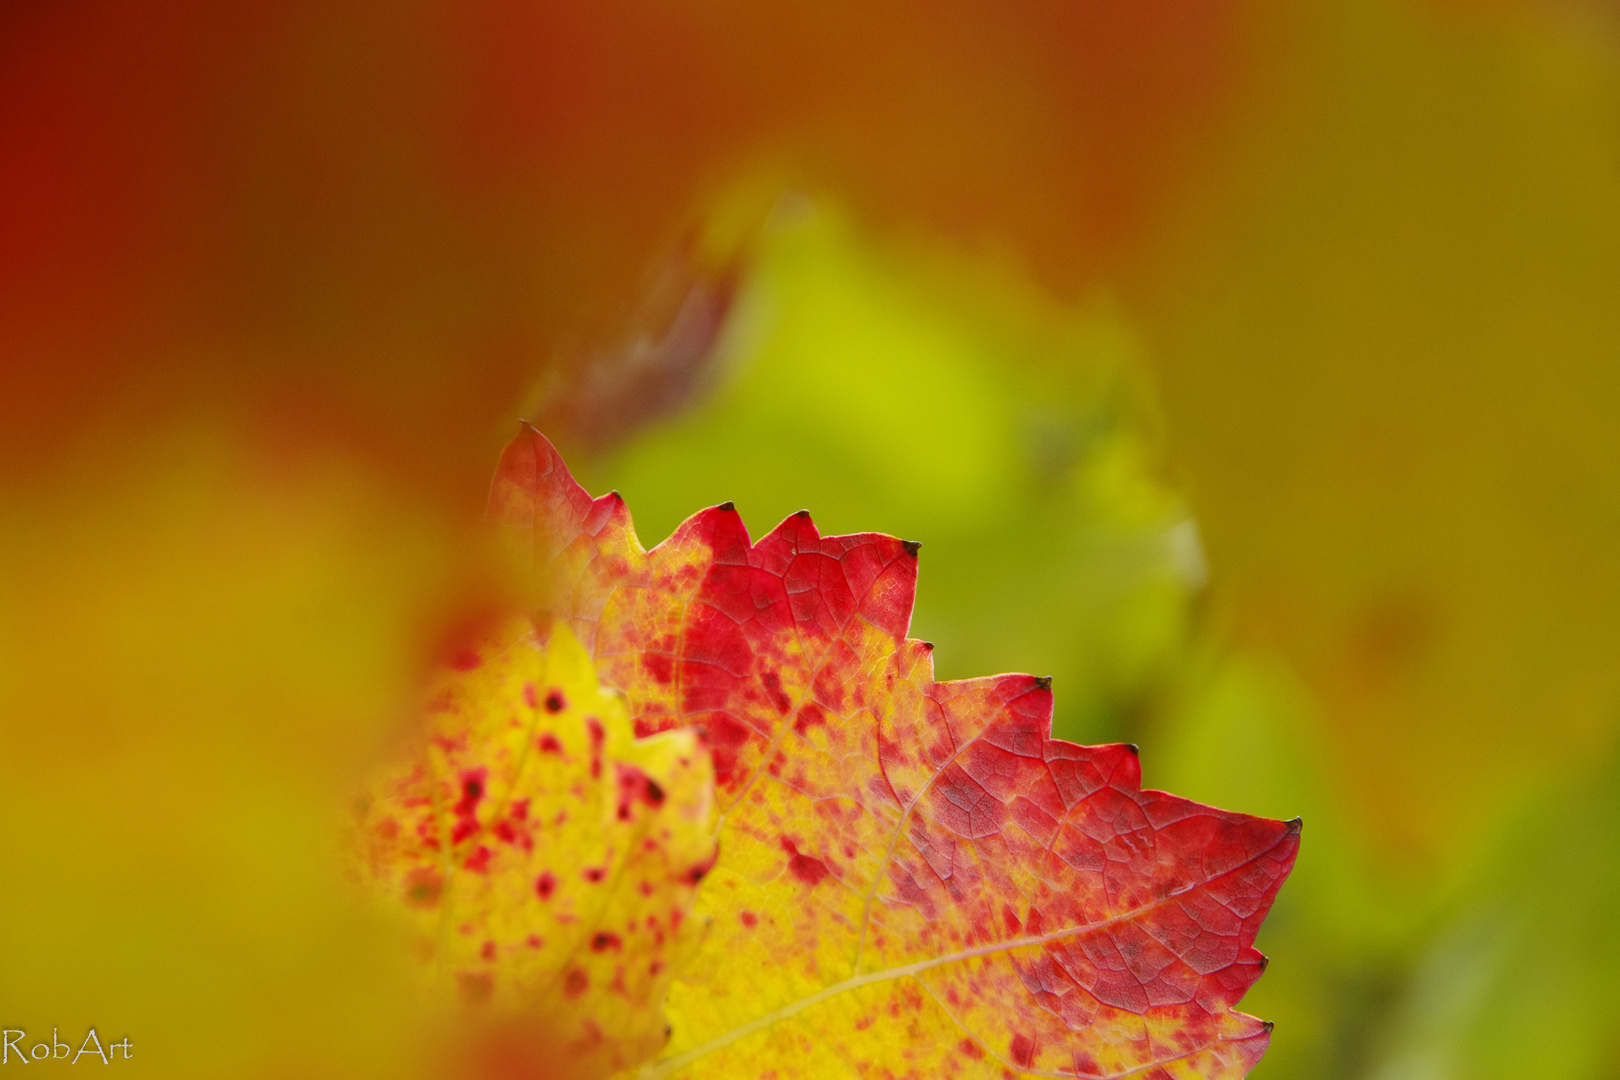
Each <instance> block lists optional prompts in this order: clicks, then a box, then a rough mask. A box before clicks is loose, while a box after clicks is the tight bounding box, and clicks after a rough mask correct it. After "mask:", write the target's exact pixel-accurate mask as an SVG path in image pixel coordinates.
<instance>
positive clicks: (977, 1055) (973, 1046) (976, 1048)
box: [956, 1039, 984, 1061]
mask: <svg viewBox="0 0 1620 1080" xmlns="http://www.w3.org/2000/svg"><path fill="white" fill-rule="evenodd" d="M956 1048H957V1049H958V1050H960V1051H962V1055H963V1056H964V1057H970V1058H972V1059H973V1060H974V1061H978V1060H980V1059H981V1058H983V1057H984V1049H983V1047H981V1046H980V1045H979V1044H978V1043H976V1042H974V1041H973V1040H972V1039H963V1040H962V1041H961V1042H959V1043H957V1044H956Z"/></svg>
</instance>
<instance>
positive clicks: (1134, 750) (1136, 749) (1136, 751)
mask: <svg viewBox="0 0 1620 1080" xmlns="http://www.w3.org/2000/svg"><path fill="white" fill-rule="evenodd" d="M1125 749H1127V750H1129V751H1130V752H1131V754H1132V755H1133V756H1135V757H1141V756H1142V748H1141V747H1140V746H1137V745H1136V744H1135V743H1133V742H1128V743H1126V744H1125Z"/></svg>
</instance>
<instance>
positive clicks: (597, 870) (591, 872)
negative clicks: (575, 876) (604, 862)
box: [580, 866, 607, 885]
mask: <svg viewBox="0 0 1620 1080" xmlns="http://www.w3.org/2000/svg"><path fill="white" fill-rule="evenodd" d="M580 876H581V877H583V878H584V879H585V880H586V881H588V882H590V883H591V884H592V885H597V884H600V883H601V881H602V879H603V878H605V877H607V868H606V867H602V866H587V867H586V868H585V871H584V873H583V874H581V875H580Z"/></svg>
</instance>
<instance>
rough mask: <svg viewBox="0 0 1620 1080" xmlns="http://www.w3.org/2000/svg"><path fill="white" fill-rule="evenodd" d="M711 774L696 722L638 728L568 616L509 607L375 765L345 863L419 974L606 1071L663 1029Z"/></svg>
mask: <svg viewBox="0 0 1620 1080" xmlns="http://www.w3.org/2000/svg"><path fill="white" fill-rule="evenodd" d="M712 792H713V787H712V781H711V773H710V766H709V756H708V754H707V753H705V752H704V751H703V749H702V747H701V746H700V745H699V743H698V740H697V738H696V736H695V735H694V734H693V733H692V732H689V731H670V732H666V733H664V734H660V735H658V736H656V737H654V738H648V739H636V738H634V737H633V736H632V734H631V728H630V719H629V714H628V712H627V711H626V708H625V702H624V699H623V697H622V696H621V695H619V694H617V693H614V692H611V691H608V690H604V689H603V688H601V687H600V686H599V685H598V683H597V678H596V674H595V672H594V670H593V668H592V664H591V661H590V658H589V657H588V656H587V655H586V653H585V651H584V650H583V649H582V648H581V647H580V645H579V643H578V642H577V641H576V640H575V639H574V636H573V634H572V633H571V632H570V630H569V629H568V627H567V626H566V625H563V624H551V623H549V621H545V622H542V623H540V624H534V623H530V622H529V621H528V620H520V621H517V622H514V623H512V624H509V625H507V626H505V627H503V628H501V629H500V631H499V632H497V633H495V634H493V635H491V636H490V637H489V638H488V639H487V640H485V641H484V642H482V643H481V644H480V645H479V646H478V647H477V648H475V649H469V650H467V651H465V652H464V653H462V654H461V655H460V656H459V657H458V658H457V660H456V662H455V665H454V667H453V669H452V670H449V671H446V672H445V673H444V675H443V678H442V684H441V685H440V686H439V687H438V689H437V692H436V693H435V694H434V696H433V697H432V699H431V701H430V705H429V708H428V715H427V720H426V724H425V728H424V730H423V731H422V732H421V733H420V738H419V739H418V740H417V742H416V743H415V745H414V746H413V747H412V748H411V752H410V753H408V754H406V755H404V757H403V758H402V759H401V760H400V761H399V762H398V763H397V764H395V765H394V766H393V767H392V768H390V769H388V770H387V771H385V772H384V773H383V774H382V775H380V776H379V777H377V779H376V781H375V782H374V784H373V785H372V789H371V794H370V798H369V799H368V800H367V802H366V808H365V810H364V812H363V815H362V818H363V820H362V822H361V824H360V828H359V830H358V834H357V844H358V846H359V852H358V853H359V856H360V857H359V858H358V860H357V863H358V865H359V868H360V871H361V873H362V875H363V876H364V878H365V882H366V884H367V886H368V887H369V893H370V895H372V896H373V897H374V898H375V899H376V900H377V902H379V903H380V904H381V905H382V906H383V907H385V908H386V909H387V910H388V911H390V912H392V913H394V914H396V915H399V916H401V917H403V918H405V919H406V920H407V921H408V922H409V923H410V925H411V928H412V930H413V931H414V934H415V936H416V938H417V940H418V942H419V945H420V949H421V953H422V957H423V960H424V972H425V974H426V983H427V989H428V991H429V992H430V993H431V994H433V995H437V996H439V997H444V998H453V999H459V1000H460V1002H461V1003H462V1004H464V1005H466V1006H469V1007H470V1011H468V1012H465V1013H462V1014H461V1015H462V1017H463V1018H464V1019H467V1020H472V1021H476V1022H477V1023H478V1025H479V1027H480V1028H481V1029H484V1030H488V1031H500V1030H501V1024H502V1023H503V1022H507V1023H508V1024H509V1028H510V1030H511V1031H514V1032H518V1033H522V1032H524V1031H528V1032H529V1033H530V1035H531V1036H532V1037H531V1038H529V1039H528V1040H527V1041H528V1043H529V1044H530V1046H529V1050H528V1052H529V1056H533V1054H535V1053H542V1054H545V1055H547V1056H548V1058H549V1060H548V1062H547V1064H548V1068H549V1075H563V1076H571V1077H572V1076H580V1077H584V1076H600V1075H606V1074H607V1073H610V1072H612V1071H614V1070H618V1069H623V1068H626V1067H629V1066H632V1065H635V1064H637V1063H639V1062H641V1061H644V1060H646V1058H647V1057H649V1056H650V1055H651V1054H653V1053H655V1052H656V1051H657V1050H658V1049H659V1048H660V1047H661V1046H663V1045H664V1042H665V1039H666V1029H665V1021H664V1018H663V1008H662V1005H663V998H664V994H665V991H666V989H667V988H668V985H669V981H670V978H671V973H672V970H673V968H674V967H675V966H676V965H677V963H678V962H679V961H680V960H681V959H682V958H683V957H684V956H685V955H686V953H688V952H690V949H691V946H692V945H693V944H694V943H695V941H696V937H697V934H696V927H695V925H694V923H693V921H692V920H691V919H689V918H688V917H687V916H688V913H689V909H690V906H691V902H692V897H693V894H694V893H695V891H696V887H697V882H698V881H699V880H700V879H701V877H702V876H703V873H704V872H705V871H706V870H707V869H708V867H709V865H710V863H711V862H712V858H713V853H714V842H713V840H712V838H711V831H710V828H711V821H712V817H713V809H712V802H711V800H712ZM537 1018H538V1020H539V1021H540V1028H541V1030H540V1031H538V1032H536V1030H535V1023H534V1022H535V1020H536V1019H537ZM488 1041H489V1040H486V1042H488ZM519 1041H520V1042H522V1040H521V1039H520V1040H519ZM483 1052H493V1053H506V1054H508V1055H513V1054H517V1055H522V1054H523V1053H524V1052H525V1050H524V1047H523V1046H521V1045H515V1046H506V1047H504V1048H503V1047H501V1046H494V1047H491V1046H485V1047H484V1048H483Z"/></svg>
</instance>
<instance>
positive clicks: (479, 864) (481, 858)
mask: <svg viewBox="0 0 1620 1080" xmlns="http://www.w3.org/2000/svg"><path fill="white" fill-rule="evenodd" d="M490 854H491V852H490V850H489V848H487V847H485V846H484V845H483V844H479V845H478V846H477V847H476V848H474V849H473V853H472V854H471V855H468V856H467V859H466V861H465V862H463V863H462V864H461V865H462V866H464V867H466V868H467V869H468V870H471V871H472V872H473V873H475V874H487V873H489V856H490Z"/></svg>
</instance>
